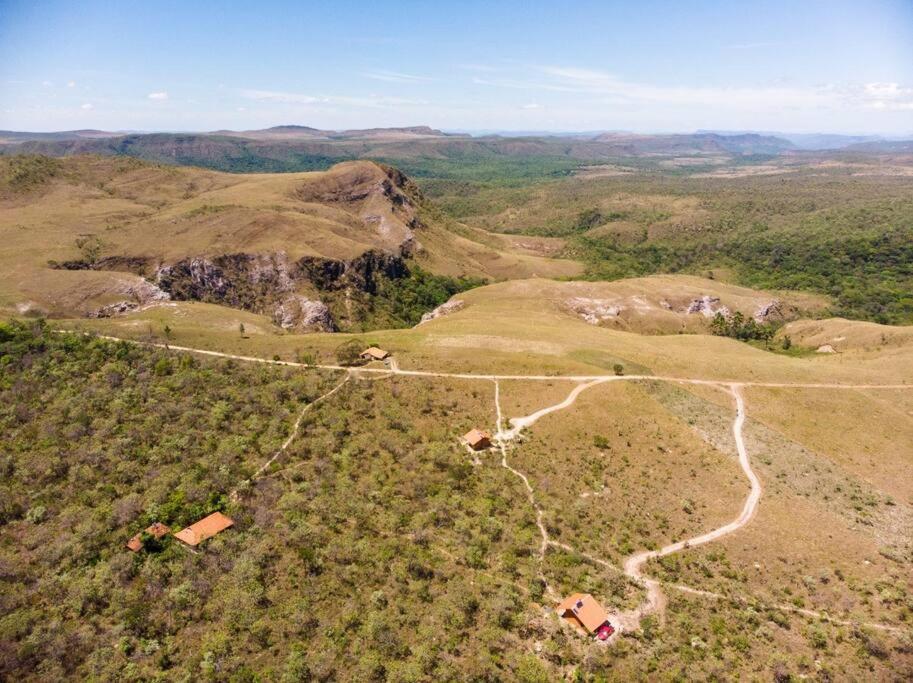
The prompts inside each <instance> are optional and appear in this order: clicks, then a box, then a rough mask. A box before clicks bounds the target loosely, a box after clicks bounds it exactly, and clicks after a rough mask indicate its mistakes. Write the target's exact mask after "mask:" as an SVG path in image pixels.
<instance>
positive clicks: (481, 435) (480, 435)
mask: <svg viewBox="0 0 913 683" xmlns="http://www.w3.org/2000/svg"><path fill="white" fill-rule="evenodd" d="M463 440H464V441H465V442H466V443H468V444H469V445H470V446H472V447H473V448H475V447H476V446H479V445H481V444H484V443H485V442H488V443H491V434H489V433H488V432H486V431H484V430H481V429H471V430H469V431H468V432H466V434H465V435H464V436H463Z"/></svg>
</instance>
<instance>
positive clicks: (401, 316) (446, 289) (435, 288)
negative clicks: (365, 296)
mask: <svg viewBox="0 0 913 683" xmlns="http://www.w3.org/2000/svg"><path fill="white" fill-rule="evenodd" d="M484 284H486V281H485V280H483V279H482V278H475V277H459V278H453V277H449V276H446V275H434V274H433V273H429V272H428V271H426V270H423V269H422V268H420V267H418V266H412V267H410V269H409V275H408V276H407V277H405V278H399V279H396V280H390V279H387V280H384V281H383V282H382V283H381V286H380V287H379V288H378V291H377V297H376V298H375V299H374V301H373V308H374V313H375V315H377V314H378V313H380V312H382V314H383V315H384V316H385V317H388V318H389V319H390V320H392V321H395V322H396V323H397V324H394V325H391V327H412V326H413V325H417V324H418V323H419V321H421V319H422V315H423V314H425V313H427V312H428V311H431V310H433V309H434V308H437V307H438V306H440V305H441V304H442V303H444V302H445V301H447V300H448V299H449V298H450V297H452V296H453V295H455V294H459V293H460V292H465V291H466V290H468V289H473V288H474V287H481V286H482V285H484Z"/></svg>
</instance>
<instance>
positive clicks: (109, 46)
mask: <svg viewBox="0 0 913 683" xmlns="http://www.w3.org/2000/svg"><path fill="white" fill-rule="evenodd" d="M281 124H297V125H308V126H314V127H316V128H324V129H335V130H340V129H346V128H365V127H378V126H408V125H429V126H433V127H435V128H440V129H444V130H468V131H481V130H512V131H533V130H535V131H543V130H550V131H594V130H628V131H636V132H688V131H693V130H698V129H715V130H761V131H783V132H794V133H801V132H831V133H864V134H883V135H897V136H903V135H913V0H865V1H862V0H860V1H849V0H822V1H819V0H803V1H797V0H789V1H786V0H768V1H765V2H751V1H748V0H740V1H737V2H733V1H732V0H704V1H694V0H670V1H666V2H657V1H655V0H639V1H638V2H631V1H624V2H615V1H610V0H603V1H602V2H570V1H568V2H554V1H548V2H539V1H537V0H527V1H526V2H513V1H509V0H505V1H503V2H499V1H498V0H486V1H485V2H476V1H474V0H463V1H461V2H448V1H445V0H439V1H438V2H412V1H410V0H398V1H397V2H395V3H393V2H386V1H384V0H373V1H372V2H362V1H361V0H347V1H346V2H307V1H299V2H280V1H275V0H274V1H270V0H260V2H257V3H253V2H250V3H241V2H234V1H233V0H221V1H220V2H208V1H205V0H196V1H187V0H184V1H181V2H170V1H157V0H145V1H143V2H139V1H135V2H134V1H131V0H123V1H122V2H116V1H114V0H112V1H109V2H102V1H100V0H81V1H80V2H72V1H66V2H58V1H54V0H25V1H20V0H0V129H7V130H29V131H51V130H72V129H83V128H98V129H104V130H150V131H151V130H169V131H199V130H216V129H221V128H230V129H234V130H245V129H254V128H264V127H268V126H274V125H281Z"/></svg>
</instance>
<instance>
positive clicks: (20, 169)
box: [0, 154, 61, 192]
mask: <svg viewBox="0 0 913 683" xmlns="http://www.w3.org/2000/svg"><path fill="white" fill-rule="evenodd" d="M60 171H61V164H60V162H59V161H57V160H56V159H51V158H50V157H46V156H40V155H32V154H22V155H16V156H11V157H7V158H5V159H4V158H0V190H2V189H3V186H4V185H6V186H7V187H9V188H10V189H11V190H13V191H19V192H22V191H26V190H31V189H33V188H36V187H39V186H41V185H43V184H44V183H46V182H47V181H48V180H50V179H51V178H53V177H54V176H56V175H58V174H59V173H60Z"/></svg>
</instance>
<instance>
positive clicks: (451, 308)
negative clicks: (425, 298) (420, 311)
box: [419, 299, 466, 325]
mask: <svg viewBox="0 0 913 683" xmlns="http://www.w3.org/2000/svg"><path fill="white" fill-rule="evenodd" d="M465 307H466V302H465V301H463V300H462V299H454V300H453V301H448V302H446V303H443V304H441V305H440V306H438V307H437V308H435V309H434V310H433V311H428V312H427V313H425V314H424V315H422V319H421V320H420V321H419V325H421V324H422V323H426V322H428V321H429V320H435V319H436V318H442V317H444V316H445V315H450V314H451V313H456V312H457V311H460V310H462V309H463V308H465Z"/></svg>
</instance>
